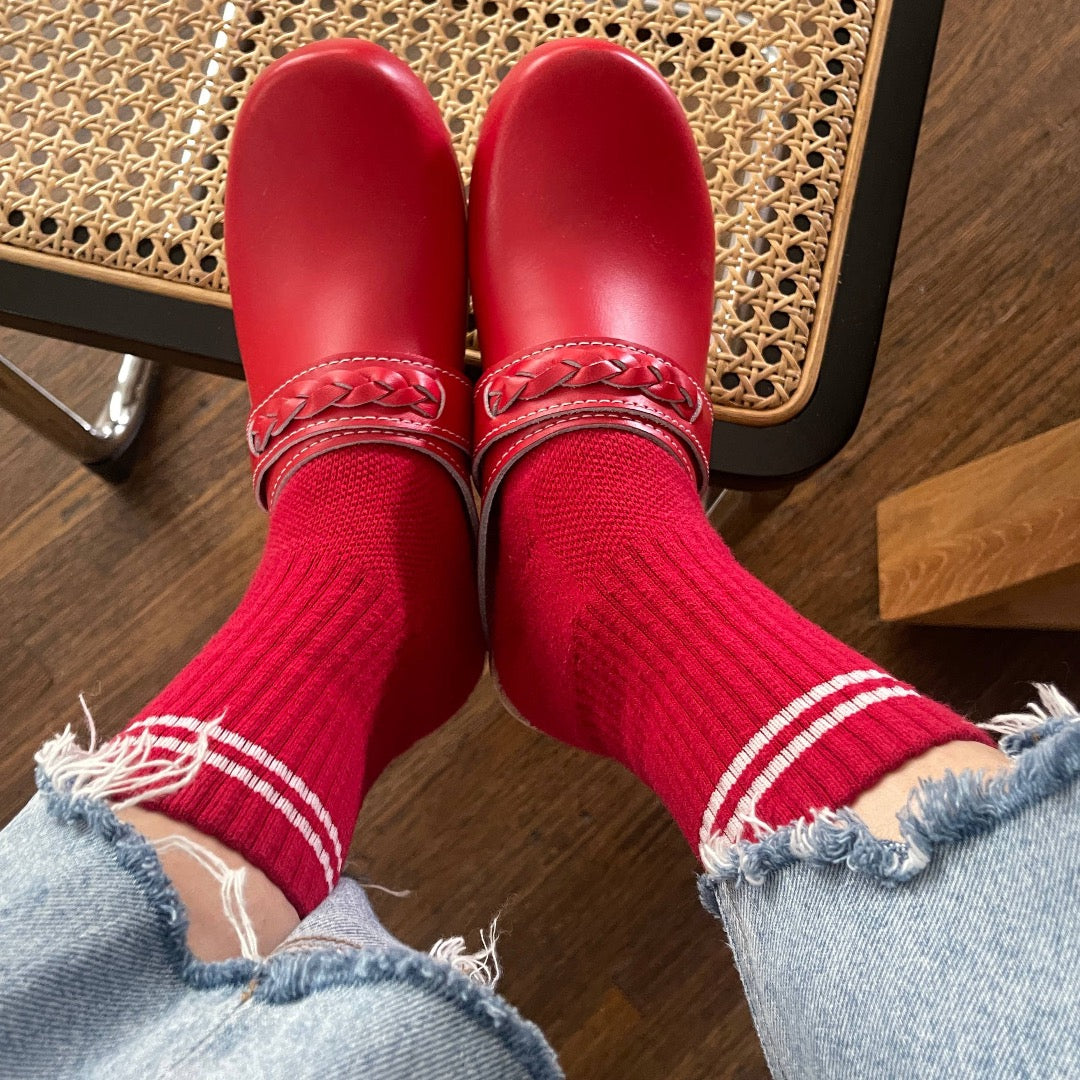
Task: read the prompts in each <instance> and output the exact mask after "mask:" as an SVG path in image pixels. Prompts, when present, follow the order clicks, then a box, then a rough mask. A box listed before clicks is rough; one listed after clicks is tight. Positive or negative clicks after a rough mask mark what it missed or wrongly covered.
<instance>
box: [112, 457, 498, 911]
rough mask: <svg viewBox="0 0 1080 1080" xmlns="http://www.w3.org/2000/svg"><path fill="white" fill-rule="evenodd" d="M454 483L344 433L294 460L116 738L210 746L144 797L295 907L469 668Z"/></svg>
mask: <svg viewBox="0 0 1080 1080" xmlns="http://www.w3.org/2000/svg"><path fill="white" fill-rule="evenodd" d="M474 581H475V576H474V573H473V569H472V543H471V539H470V536H469V526H468V523H467V519H466V516H465V512H464V508H463V506H462V503H461V496H460V494H459V493H458V491H457V489H456V487H455V486H454V484H453V482H452V481H451V479H450V477H449V476H448V475H447V474H446V472H445V471H444V470H443V469H442V468H441V467H440V466H439V465H437V464H436V463H435V462H433V461H430V460H428V459H427V458H425V457H423V456H422V455H420V454H417V453H415V452H412V451H410V450H403V449H398V448H394V447H380V446H353V447H346V448H344V449H338V450H334V451H333V452H332V453H329V454H325V455H323V456H321V457H316V458H314V459H312V460H311V461H310V462H308V463H307V464H305V465H304V466H303V468H301V469H300V470H299V471H298V472H297V473H296V474H295V475H294V476H292V477H291V478H290V479H289V481H288V483H287V484H286V486H285V489H284V490H283V492H282V494H281V496H280V498H279V499H278V501H277V503H276V504H275V506H274V509H273V511H272V513H271V517H270V530H269V536H268V538H267V543H266V550H265V552H264V554H263V557H262V560H261V562H260V564H259V567H258V569H257V571H256V573H255V576H254V578H253V579H252V582H251V584H250V586H249V587H248V590H247V593H246V594H245V596H244V598H243V600H242V602H241V603H240V606H239V607H238V608H237V610H236V611H235V613H234V614H233V615H232V616H231V617H230V618H229V620H228V622H226V624H225V625H224V627H223V628H222V629H221V630H220V631H219V632H218V633H217V634H216V635H215V636H214V637H213V638H212V639H211V640H210V642H209V643H208V644H207V645H206V647H205V648H204V649H203V651H202V652H201V653H199V655H198V656H197V657H196V658H195V659H194V660H192V662H191V663H190V664H189V665H188V666H187V667H186V668H185V669H184V670H183V671H182V672H181V673H180V674H179V675H178V676H177V677H176V678H175V679H174V680H173V681H172V682H171V683H170V684H169V685H168V687H166V689H165V690H163V691H162V693H161V694H160V695H158V697H157V698H155V699H154V700H153V701H152V702H151V703H150V704H149V705H147V707H146V708H145V709H144V710H143V711H142V712H141V713H140V714H139V715H138V716H137V717H136V718H135V720H134V721H132V723H131V724H130V725H129V726H128V728H127V729H126V730H125V731H124V732H123V733H122V734H121V736H119V738H124V737H126V736H139V735H144V737H148V738H149V739H151V740H152V743H151V748H152V756H153V759H154V760H158V759H160V758H171V757H176V756H177V755H179V754H180V753H181V752H184V751H187V752H190V750H191V747H192V745H193V743H194V740H195V739H196V738H197V737H198V736H199V734H200V733H206V734H208V736H209V744H208V749H209V756H208V758H207V759H206V763H205V764H204V765H203V766H202V767H201V768H200V769H199V770H198V771H197V772H196V774H195V776H194V778H193V779H192V780H191V781H190V782H189V783H187V784H186V785H185V786H184V787H182V788H181V789H180V790H178V791H176V792H174V793H173V794H170V795H168V796H166V797H164V798H160V799H158V800H155V801H154V802H150V803H147V804H146V805H147V806H148V807H149V808H151V809H155V810H159V811H161V812H163V813H165V814H167V815H169V816H170V817H172V818H175V819H178V820H181V821H186V822H188V823H189V824H191V825H193V826H194V827H195V828H197V829H200V830H201V831H202V832H204V833H208V834H209V835H211V836H214V837H216V838H217V839H219V840H220V841H222V842H223V843H224V844H226V845H228V846H229V847H230V848H232V849H233V850H235V851H237V852H239V853H240V854H242V855H243V856H244V857H245V858H247V859H248V861H249V862H251V863H253V864H254V865H256V866H258V867H259V868H260V869H261V870H263V871H264V872H265V873H266V874H267V875H268V876H269V878H270V879H271V880H272V881H273V882H274V883H275V884H276V885H277V886H278V887H279V888H280V889H281V890H282V891H283V892H284V894H285V895H286V896H287V897H288V899H289V901H290V903H292V904H293V906H294V907H295V908H296V909H297V910H298V911H299V912H300V914H301V915H304V914H306V913H307V912H309V911H311V909H312V908H314V907H315V906H316V905H317V904H318V903H319V902H320V901H321V900H322V899H323V898H324V897H325V896H326V895H327V894H328V892H329V891H330V889H331V888H332V887H333V885H334V883H335V882H336V881H337V879H338V877H339V875H340V873H341V867H342V863H343V862H344V859H345V857H346V855H347V853H348V848H349V841H350V838H351V835H352V831H353V827H354V825H355V823H356V817H357V814H358V813H359V809H360V803H361V799H362V798H363V795H364V793H365V792H366V791H367V789H368V788H369V787H370V786H371V784H372V783H373V782H374V780H375V778H376V777H377V776H378V775H379V773H380V772H381V770H382V769H383V768H384V767H385V766H386V765H387V764H388V763H389V761H390V760H391V759H392V758H394V757H395V756H397V755H398V754H400V753H401V752H402V751H404V750H406V749H407V748H408V747H409V746H410V745H412V743H413V742H415V741H416V740H417V739H419V738H421V737H422V736H424V735H426V734H428V732H430V731H432V730H434V729H435V728H436V727H437V726H438V725H439V724H441V723H442V722H443V721H444V720H446V719H448V718H449V717H450V716H451V715H452V714H453V713H454V712H455V711H456V710H457V709H458V708H459V707H460V706H461V705H462V704H463V703H464V701H465V699H466V698H467V697H468V695H469V693H470V691H471V690H472V688H473V685H474V684H475V682H476V680H477V678H478V677H479V674H480V670H481V665H482V662H483V645H482V639H481V633H480V629H479V624H478V618H477V614H476V600H475V587H474Z"/></svg>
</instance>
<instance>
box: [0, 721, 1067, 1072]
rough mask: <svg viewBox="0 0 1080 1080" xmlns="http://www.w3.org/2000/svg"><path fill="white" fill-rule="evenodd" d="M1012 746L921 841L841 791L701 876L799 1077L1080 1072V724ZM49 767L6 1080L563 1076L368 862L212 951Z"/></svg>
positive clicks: (118, 834)
mask: <svg viewBox="0 0 1080 1080" xmlns="http://www.w3.org/2000/svg"><path fill="white" fill-rule="evenodd" d="M1003 747H1004V748H1005V749H1006V751H1007V752H1009V753H1010V754H1012V755H1013V756H1014V757H1015V767H1014V769H1012V770H1010V771H1007V772H1003V773H1001V774H998V776H997V777H995V778H992V779H990V780H985V779H979V778H977V777H974V776H971V775H968V774H965V775H963V776H960V777H952V778H948V779H947V780H945V781H943V782H940V783H936V784H928V785H925V786H924V787H923V788H922V789H921V791H920V792H919V793H918V795H917V797H916V798H915V799H914V800H913V803H912V806H911V808H910V809H909V811H908V813H907V814H906V815H905V817H904V829H905V836H906V839H907V842H906V843H903V844H901V843H891V842H882V841H878V840H875V839H874V838H873V837H871V836H870V835H869V833H868V832H867V830H866V828H865V826H864V825H862V823H861V822H860V821H859V820H858V819H857V818H856V817H855V816H854V815H853V814H851V813H850V812H848V811H840V812H839V813H837V814H835V815H831V816H824V817H821V818H819V819H818V820H817V821H815V822H812V823H809V824H807V823H801V824H798V825H795V826H789V827H786V828H784V829H780V830H777V831H776V832H775V833H773V834H771V835H769V836H768V837H766V838H765V839H763V840H760V841H758V842H757V843H753V844H750V843H744V844H739V845H737V846H735V847H733V848H730V849H728V850H727V851H726V852H725V854H724V857H723V860H722V865H719V866H717V867H716V872H715V873H712V874H709V875H705V876H703V877H702V878H701V879H700V882H699V888H700V893H701V897H702V900H703V901H704V903H705V906H706V907H707V908H708V909H709V910H710V911H711V912H713V913H714V914H716V915H719V916H720V917H722V918H723V920H724V924H725V926H726V928H727V931H728V935H729V938H730V941H731V946H732V950H733V952H734V955H735V960H736V963H737V964H738V967H739V971H740V973H741V975H742V978H743V982H744V985H745V988H746V993H747V997H748V999H749V1002H750V1006H751V1010H752V1012H753V1015H754V1019H755V1022H756V1024H757V1027H758V1031H759V1033H760V1035H761V1039H762V1042H763V1045H764V1047H765V1053H766V1057H767V1058H768V1062H769V1066H770V1068H771V1070H772V1072H773V1074H774V1075H775V1076H776V1077H784V1078H788V1077H791V1078H798V1080H815V1078H827V1080H834V1078H835V1080H862V1078H867V1080H869V1078H874V1080H891V1078H906V1077H912V1078H919V1080H924V1078H925V1080H935V1078H939V1077H940V1078H945V1077H948V1078H950V1080H963V1078H967V1077H977V1078H998V1077H1001V1078H1026V1077H1032V1078H1058V1077H1060V1078H1070V1077H1080V933H1078V930H1080V917H1078V908H1077V904H1078V901H1080V785H1078V784H1077V782H1076V778H1077V776H1078V774H1080V723H1078V722H1077V718H1076V717H1075V716H1073V715H1067V716H1065V715H1059V716H1053V717H1046V716H1043V717H1042V720H1041V722H1040V723H1039V724H1038V725H1036V726H1034V727H1032V728H1031V729H1030V730H1027V731H1023V732H1018V733H1016V734H1013V735H1010V736H1008V737H1007V738H1006V739H1005V740H1004V742H1003ZM38 783H39V788H40V792H39V794H38V795H37V796H35V798H34V799H33V800H32V801H31V802H30V803H29V804H28V805H27V807H26V808H25V809H24V810H23V811H22V813H21V814H20V815H19V816H18V817H17V818H16V819H15V820H14V821H13V822H12V823H11V824H10V825H9V826H8V827H7V828H6V829H5V830H4V831H3V832H2V833H0V1077H3V1078H4V1080H8V1078H10V1080H20V1078H24V1077H26V1078H31V1077H32V1078H38V1077H50V1078H51V1077H80V1078H82V1077H88V1078H92V1077H108V1078H109V1080H124V1078H129V1077H139V1078H149V1077H166V1076H170V1077H184V1078H201V1077H225V1076H228V1077H259V1078H269V1080H274V1078H278V1077H282V1078H289V1080H301V1078H306V1077H320V1078H321V1077H364V1078H371V1080H426V1078H429V1077H430V1078H448V1080H450V1078H457V1077H470V1078H480V1080H488V1078H491V1080H496V1078H497V1080H511V1078H517V1077H521V1078H541V1077H543V1078H546V1077H555V1076H559V1075H561V1073H560V1071H559V1067H558V1064H557V1062H556V1060H555V1056H554V1054H553V1052H552V1050H551V1049H550V1047H549V1046H548V1045H547V1043H546V1042H545V1041H544V1038H543V1036H542V1035H541V1034H540V1032H539V1031H538V1029H537V1028H535V1027H534V1026H533V1025H532V1024H530V1023H528V1022H527V1021H525V1020H523V1019H522V1018H521V1017H520V1016H519V1015H518V1014H517V1012H516V1011H515V1010H514V1009H513V1008H512V1007H511V1006H510V1005H508V1004H507V1003H506V1002H505V1001H504V1000H502V999H501V998H500V997H499V996H498V995H497V994H495V993H494V992H493V991H491V990H489V989H487V988H486V987H483V986H480V985H478V984H477V983H475V982H473V981H472V980H470V979H468V978H467V977H465V976H464V975H462V974H459V973H458V972H457V971H455V970H453V969H452V968H451V967H449V966H448V965H446V964H444V963H441V962H439V961H436V960H434V959H433V958H432V957H431V956H429V955H427V954H425V953H419V952H416V951H415V950H413V949H410V948H408V947H406V946H405V945H402V944H401V943H400V942H398V941H396V940H395V939H394V938H392V937H391V936H390V935H389V934H388V933H387V932H386V931H385V930H384V929H383V928H382V927H381V926H380V925H379V924H378V922H377V920H376V919H375V917H374V914H373V913H372V912H371V909H370V907H369V906H368V904H367V899H366V897H365V895H364V893H363V890H362V889H361V888H360V887H359V886H358V885H356V884H355V883H352V882H348V881H344V882H342V883H341V884H340V885H339V887H338V889H337V890H335V892H334V893H333V894H332V895H331V897H330V898H329V899H328V900H327V901H326V902H325V903H324V904H323V905H322V906H321V907H320V908H318V909H317V910H316V911H315V912H314V913H312V915H310V916H309V917H308V918H307V919H305V920H304V921H303V922H302V923H301V925H300V926H299V927H298V929H297V930H296V931H295V933H294V934H293V935H291V936H290V938H289V940H288V941H286V942H285V944H284V945H283V946H282V947H281V948H279V949H278V950H276V951H275V953H274V954H273V955H272V956H271V957H269V958H268V959H267V960H264V961H253V960H239V959H238V960H232V961H227V962H225V963H222V964H203V963H201V962H199V961H198V960H196V959H195V958H194V957H193V956H192V955H191V953H190V952H189V951H188V949H187V946H186V944H185V935H186V916H185V913H184V910H183V908H182V905H181V904H180V902H179V898H178V897H177V895H176V893H175V891H174V890H173V888H172V886H171V885H170V884H169V882H168V880H167V879H166V878H165V876H164V874H163V872H162V868H161V864H160V861H159V859H158V856H157V853H156V852H155V851H154V849H153V848H152V847H151V846H150V845H149V844H148V843H147V842H146V841H145V840H143V839H142V837H141V836H139V834H138V833H136V832H135V831H134V830H133V829H131V828H130V827H129V826H127V825H124V824H122V823H121V822H119V821H118V820H117V818H116V817H115V815H114V814H113V813H112V811H111V810H110V809H109V807H108V806H107V805H106V804H105V803H103V802H101V801H99V800H96V799H90V798H87V797H85V796H77V797H73V796H72V795H71V794H70V792H67V791H61V790H55V789H54V788H53V786H52V784H51V783H50V781H49V779H48V777H47V776H45V775H44V774H43V773H41V772H40V771H39V775H38ZM718 1004H719V1003H718ZM715 1071H716V1073H717V1074H721V1073H723V1072H724V1063H723V1062H717V1063H716V1070H715ZM658 1080H660V1078H658ZM703 1080H704V1078H703Z"/></svg>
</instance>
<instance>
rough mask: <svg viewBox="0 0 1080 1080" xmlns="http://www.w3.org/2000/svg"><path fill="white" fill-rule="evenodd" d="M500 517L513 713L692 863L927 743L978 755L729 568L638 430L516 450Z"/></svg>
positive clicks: (502, 642)
mask: <svg viewBox="0 0 1080 1080" xmlns="http://www.w3.org/2000/svg"><path fill="white" fill-rule="evenodd" d="M498 521H499V526H498V532H499V542H498V545H499V546H498V555H497V566H496V572H495V577H494V612H493V644H492V655H493V663H494V667H495V669H496V671H497V674H498V677H499V679H500V681H501V683H502V686H503V688H504V690H505V692H506V693H507V695H508V697H509V699H510V701H511V703H512V704H514V705H515V706H516V707H517V708H518V709H519V710H520V712H521V713H522V715H523V716H524V718H525V719H526V720H528V721H529V722H530V723H531V724H533V725H535V726H537V727H539V728H541V729H542V730H544V731H546V732H548V733H549V734H551V735H554V736H555V737H557V738H559V739H562V740H564V741H565V742H569V743H572V744H574V745H576V746H579V747H583V748H585V749H588V750H592V751H595V752H597V753H600V754H606V755H609V756H611V757H614V758H616V759H617V760H618V761H621V762H622V763H623V764H624V765H626V766H627V767H628V768H630V769H631V770H632V771H633V772H634V773H636V774H637V775H638V776H639V777H640V778H641V779H642V780H644V781H645V783H647V784H648V785H649V786H650V787H651V788H653V790H654V791H655V792H656V793H657V794H658V795H659V796H660V797H661V799H663V801H664V802H665V804H666V805H667V806H668V808H669V810H670V811H671V813H672V815H673V816H674V818H675V820H676V821H677V822H678V824H679V827H680V828H681V829H682V831H683V833H684V834H685V835H686V837H687V839H688V840H689V841H690V842H691V844H692V845H693V846H694V847H695V849H696V848H697V847H698V846H699V844H700V843H701V842H703V841H704V840H705V839H707V838H709V837H710V836H711V835H712V834H713V833H715V832H719V833H720V834H721V835H726V836H727V838H728V839H739V838H743V837H745V836H752V835H754V825H755V823H757V822H763V823H765V824H766V825H770V826H778V825H782V824H784V823H786V822H789V821H792V820H794V819H797V818H799V817H801V816H803V815H805V814H807V813H808V812H810V811H811V810H814V809H819V808H825V807H829V808H836V807H839V806H842V805H845V804H847V803H848V802H850V801H851V800H852V799H853V798H854V797H855V796H856V795H857V794H859V792H861V791H863V790H864V789H866V788H867V787H869V786H870V785H872V784H873V783H874V782H875V781H876V780H878V779H879V778H880V777H882V776H884V775H885V774H887V773H888V772H890V771H892V770H893V769H895V768H897V767H898V766H899V765H901V764H902V763H903V762H905V761H907V760H908V759H910V758H912V757H914V756H916V755H918V754H921V753H923V752H924V751H926V750H928V749H930V748H931V747H933V746H936V745H939V744H942V743H945V742H949V741H951V740H956V739H971V740H975V741H981V742H986V743H990V742H991V740H990V739H989V737H987V736H986V735H985V734H984V733H983V732H981V731H980V730H979V729H978V728H976V727H975V726H974V725H972V724H970V723H968V722H966V721H965V720H963V719H961V718H960V717H959V716H957V715H956V714H954V713H953V712H951V711H950V710H949V709H947V708H945V707H944V706H943V705H940V704H938V703H936V702H934V701H931V700H929V699H927V698H925V697H922V696H920V695H918V694H917V693H916V692H915V691H914V690H913V689H912V688H911V687H909V686H907V685H906V684H904V683H902V682H900V681H898V680H897V679H894V678H893V677H891V676H890V675H888V674H887V673H885V672H883V671H881V670H880V669H878V668H877V666H876V665H875V664H874V663H872V662H871V661H870V660H867V659H866V658H864V657H862V656H860V655H859V654H858V653H856V652H855V651H854V650H852V649H850V648H848V647H847V646H846V645H844V644H842V643H841V642H839V641H837V640H836V639H835V638H832V637H830V636H829V635H828V634H827V633H825V631H824V630H822V629H820V628H819V627H817V626H815V625H814V624H813V623H811V622H809V621H808V620H806V619H804V618H803V617H802V616H800V615H799V614H797V613H796V612H795V611H794V610H793V609H792V608H791V607H789V606H788V605H787V604H786V603H785V602H784V601H783V600H781V599H780V598H779V597H778V596H777V595H776V594H775V593H773V592H771V591H770V590H769V589H768V588H766V587H765V586H764V585H763V584H762V583H761V582H760V581H758V580H757V579H756V578H754V577H753V576H752V575H751V574H749V573H748V572H747V571H746V570H744V569H743V568H742V567H741V566H739V564H738V563H737V562H736V561H735V559H734V557H733V556H732V554H731V552H730V551H729V550H728V548H727V546H726V545H725V544H724V542H723V541H722V540H721V539H720V537H719V536H717V535H716V533H715V532H714V531H713V529H712V528H711V526H710V525H709V523H708V520H707V519H706V517H705V514H704V512H703V510H702V508H701V504H700V501H699V498H698V495H697V493H696V491H695V490H694V486H693V483H692V481H691V480H690V478H689V476H688V475H687V474H686V472H685V471H684V470H683V469H682V468H681V466H680V465H679V464H678V462H676V460H675V459H674V457H673V456H672V455H671V454H669V453H668V452H666V451H665V450H663V449H662V448H659V447H656V446H654V445H653V444H652V443H650V442H648V441H647V440H645V439H643V438H641V437H639V436H636V435H633V434H626V433H620V432H613V431H589V432H574V433H567V434H565V435H561V436H559V437H557V438H555V439H553V440H551V441H550V442H548V443H546V444H544V445H543V446H541V447H539V448H538V449H536V450H534V451H532V452H531V453H530V454H529V455H528V456H527V457H525V458H524V459H523V460H522V461H521V462H520V463H519V464H518V465H516V466H515V467H514V470H513V472H512V473H511V474H510V475H509V476H508V478H507V480H506V481H505V484H504V490H503V494H502V503H501V507H500V510H499V518H498ZM822 587H829V586H828V583H826V582H822Z"/></svg>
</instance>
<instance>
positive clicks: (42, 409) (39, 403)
mask: <svg viewBox="0 0 1080 1080" xmlns="http://www.w3.org/2000/svg"><path fill="white" fill-rule="evenodd" d="M156 384H157V371H156V368H155V365H154V364H153V363H152V362H151V361H149V360H144V359H142V358H141V357H139V356H131V355H130V354H129V355H125V356H124V358H123V359H122V360H121V362H120V370H119V372H118V373H117V376H116V381H115V383H114V384H113V386H112V388H111V389H110V391H109V394H108V397H107V399H106V401H105V404H104V405H103V407H102V409H101V412H100V413H99V414H98V416H97V418H96V419H95V420H94V421H93V422H92V423H91V422H90V421H89V420H86V419H84V418H83V417H82V416H80V415H79V414H78V413H77V412H75V411H74V410H73V409H70V408H68V406H67V405H65V404H64V403H63V402H62V401H60V400H59V399H58V398H56V397H54V396H53V395H52V394H50V393H49V391H48V390H46V389H45V388H44V387H43V386H40V385H39V384H38V383H36V382H35V381H34V380H33V379H31V378H30V376H29V375H27V374H26V373H25V372H23V371H21V370H20V369H19V368H18V367H16V366H15V364H13V363H12V362H11V361H10V360H9V359H7V357H5V356H3V355H0V408H2V409H4V410H5V411H7V412H9V413H11V415H12V416H14V417H16V418H17V419H19V420H21V421H22V422H23V423H24V424H26V425H27V426H28V427H30V428H31V429H33V430H34V431H36V432H38V434H40V435H44V436H45V438H47V439H49V440H50V441H51V442H53V443H55V445H57V446H59V447H60V449H61V450H64V451H65V452H66V453H68V454H70V455H71V456H72V457H74V458H75V459H76V460H78V461H81V462H82V463H83V464H84V465H85V466H86V467H87V468H89V469H91V470H93V471H94V472H96V473H98V474H99V475H101V476H103V477H105V479H107V480H111V481H113V482H118V481H120V480H123V479H125V478H126V477H127V474H128V473H129V472H130V467H131V455H130V453H129V451H130V450H131V449H132V447H133V444H134V442H135V438H136V436H137V435H138V434H139V430H140V428H141V427H142V424H143V421H144V420H145V419H146V415H147V413H148V412H149V409H150V404H151V401H152V399H153V395H154V390H155V388H156Z"/></svg>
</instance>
